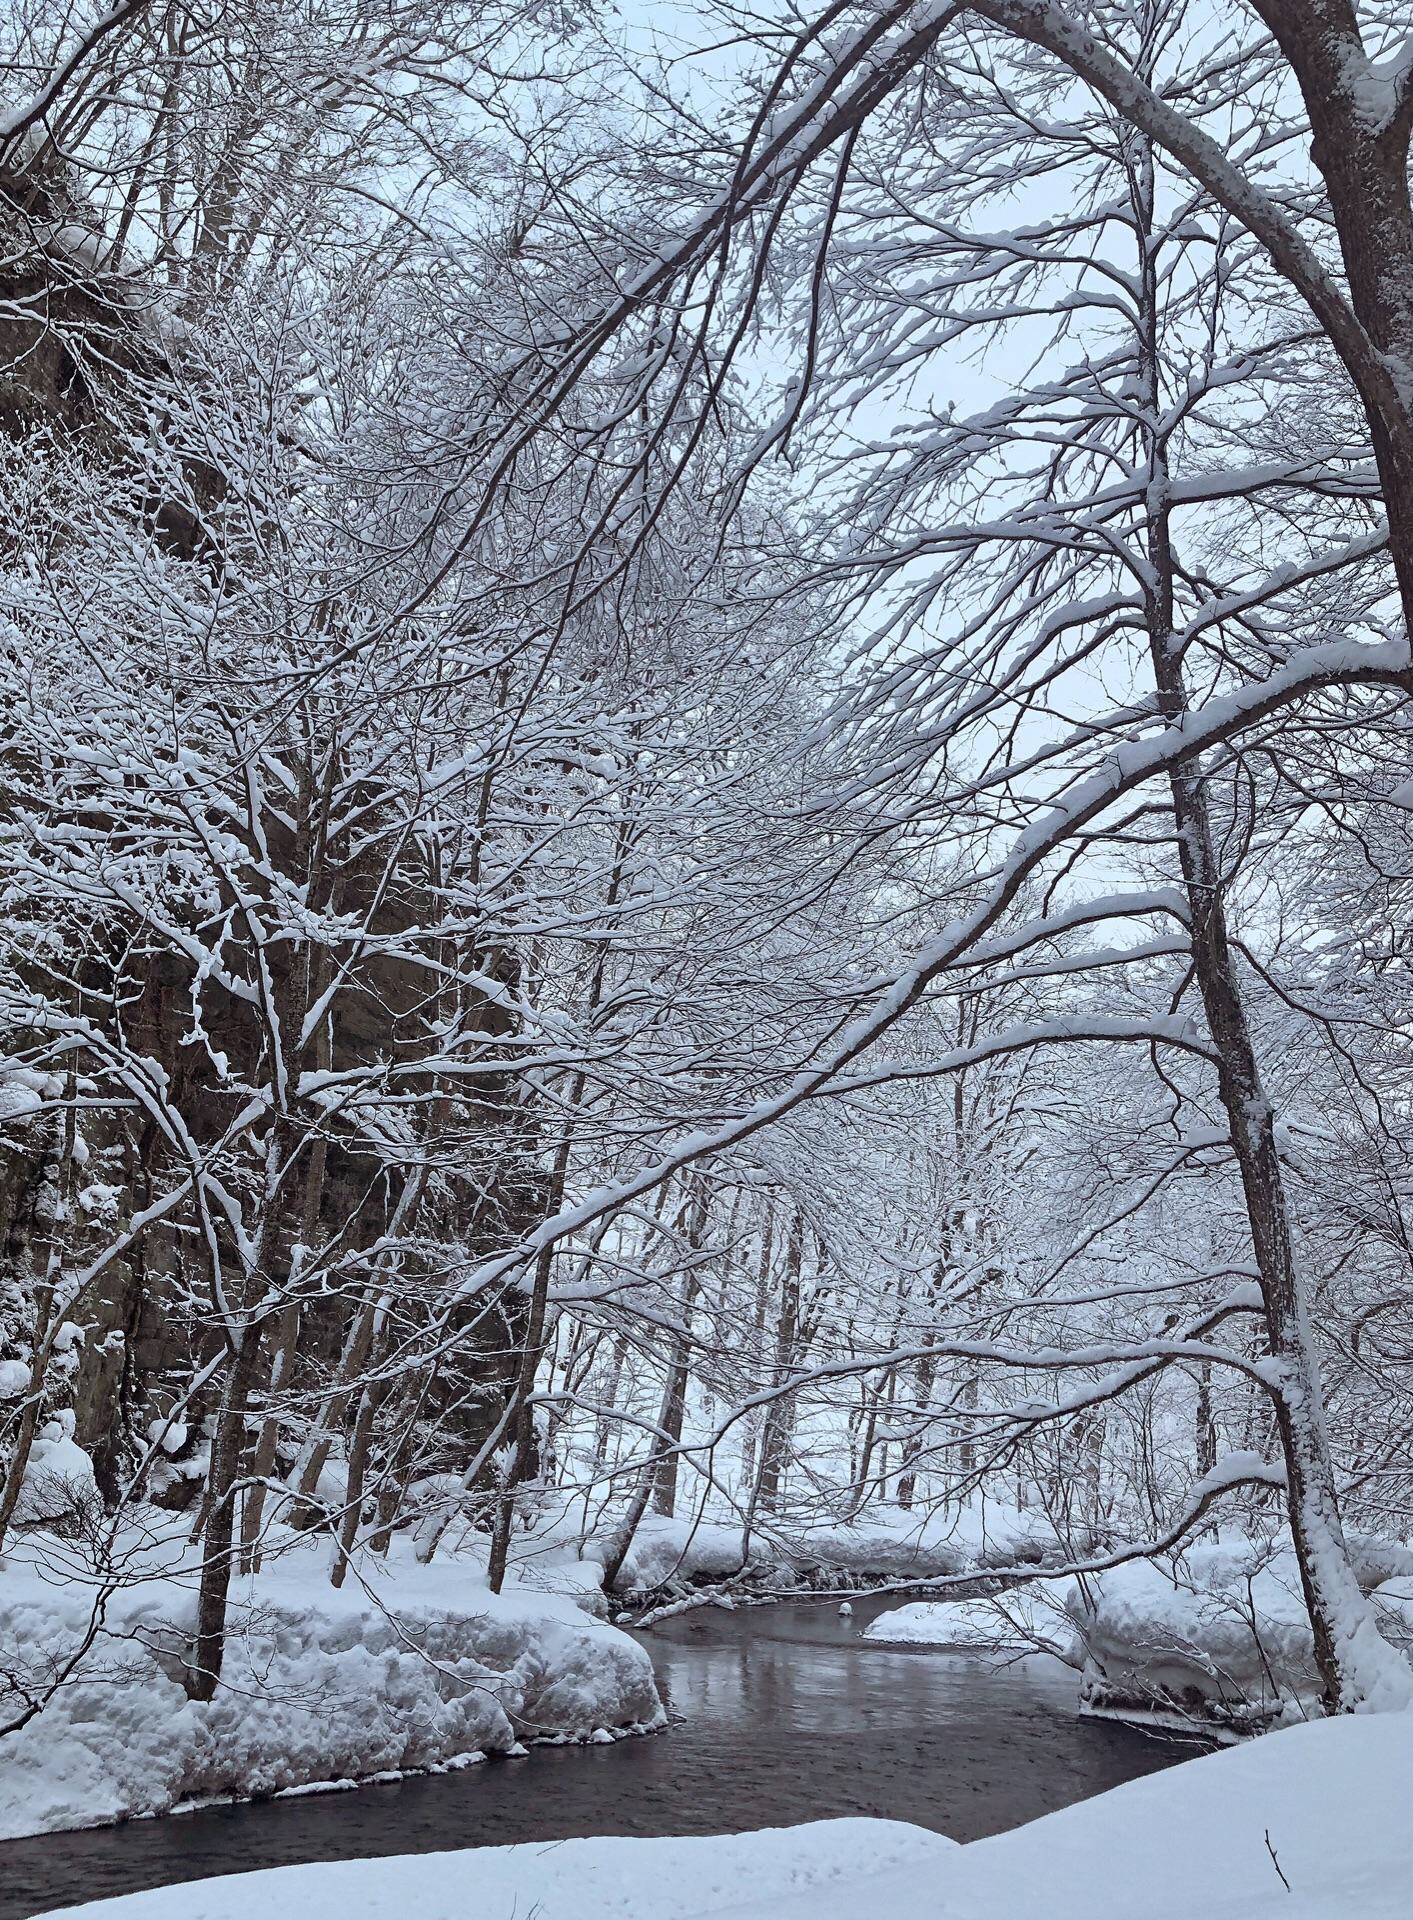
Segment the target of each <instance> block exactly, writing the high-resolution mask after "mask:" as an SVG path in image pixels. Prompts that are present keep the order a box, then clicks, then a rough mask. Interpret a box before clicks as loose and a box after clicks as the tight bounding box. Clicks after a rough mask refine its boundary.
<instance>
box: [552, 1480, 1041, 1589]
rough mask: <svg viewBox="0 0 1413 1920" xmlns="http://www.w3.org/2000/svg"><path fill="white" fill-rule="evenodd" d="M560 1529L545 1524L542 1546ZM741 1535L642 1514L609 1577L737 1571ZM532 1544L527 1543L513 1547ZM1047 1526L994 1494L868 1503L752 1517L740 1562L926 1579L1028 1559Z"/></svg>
mask: <svg viewBox="0 0 1413 1920" xmlns="http://www.w3.org/2000/svg"><path fill="white" fill-rule="evenodd" d="M562 1531H563V1530H562V1529H559V1530H554V1531H547V1532H546V1534H545V1535H544V1536H543V1538H544V1541H545V1543H546V1544H548V1543H549V1541H550V1540H551V1539H553V1538H559V1537H561V1533H562ZM612 1535H613V1528H612V1524H611V1521H606V1522H605V1523H604V1525H603V1527H602V1530H601V1533H600V1534H599V1536H598V1537H596V1538H593V1539H591V1540H589V1541H588V1542H587V1543H586V1544H585V1547H584V1551H585V1553H586V1554H597V1555H602V1554H603V1553H604V1552H605V1551H606V1543H607V1542H608V1541H610V1540H611V1539H612ZM745 1545H746V1542H745V1538H744V1528H743V1527H742V1525H741V1523H740V1522H739V1521H731V1522H727V1521H723V1520H719V1519H710V1518H706V1519H695V1518H692V1517H690V1516H678V1517H677V1518H675V1519H671V1520H668V1519H664V1518H663V1516H662V1515H661V1514H645V1515H644V1517H643V1519H642V1521H641V1523H640V1524H639V1526H638V1529H637V1532H636V1533H635V1534H634V1536H633V1543H632V1545H631V1546H630V1548H629V1550H628V1553H627V1556H626V1557H625V1559H624V1562H623V1566H622V1568H621V1569H620V1572H619V1575H618V1579H617V1582H616V1585H617V1587H618V1589H619V1591H620V1592H625V1593H630V1592H643V1591H651V1590H652V1589H654V1588H657V1587H661V1586H664V1585H666V1584H668V1583H669V1582H670V1581H673V1580H711V1579H724V1578H726V1577H728V1576H729V1575H731V1574H734V1573H739V1572H740V1570H741V1567H742V1562H743V1558H744V1557H746V1556H744V1555H743V1548H744V1547H745ZM532 1550H533V1549H532V1548H531V1547H530V1546H529V1545H528V1543H527V1544H526V1545H523V1546H522V1547H521V1548H520V1551H521V1552H522V1553H527V1552H530V1551H532ZM1058 1551H1059V1543H1058V1542H1057V1540H1056V1538H1055V1533H1054V1529H1053V1528H1052V1527H1051V1526H1050V1524H1049V1522H1048V1521H1047V1520H1046V1519H1045V1517H1044V1515H1043V1514H1040V1513H1038V1512H1034V1511H1031V1512H1024V1511H1022V1510H1021V1509H1020V1508H1018V1507H1013V1506H1008V1505H1007V1504H1006V1503H1005V1502H1004V1501H999V1500H990V1499H984V1500H983V1499H977V1500H973V1501H969V1502H967V1503H966V1504H965V1505H964V1506H961V1507H950V1508H949V1507H938V1508H936V1509H934V1510H931V1511H922V1510H917V1511H905V1510H904V1509H903V1508H901V1507H881V1506H880V1507H875V1508H873V1509H872V1510H871V1511H870V1512H869V1513H868V1514H867V1515H864V1516H861V1517H860V1518H859V1519H858V1520H857V1521H855V1522H853V1523H847V1522H833V1523H827V1524H823V1525H789V1526H787V1525H784V1524H782V1523H780V1522H778V1521H775V1520H769V1521H763V1522H758V1523H757V1525H756V1527H755V1529H754V1531H753V1533H752V1535H751V1539H750V1543H749V1556H748V1557H749V1561H750V1564H751V1565H752V1566H754V1567H758V1568H774V1569H775V1570H776V1572H777V1574H778V1575H779V1576H780V1577H779V1578H778V1580H777V1582H776V1584H779V1585H781V1586H787V1587H788V1586H789V1585H791V1584H792V1582H793V1581H795V1580H796V1579H798V1578H799V1577H800V1576H801V1575H808V1574H810V1573H812V1572H815V1571H817V1570H824V1571H826V1572H831V1573H838V1574H847V1575H850V1576H857V1577H858V1578H860V1579H868V1578H873V1579H879V1580H908V1579H928V1578H931V1577H934V1576H936V1575H939V1574H952V1573H959V1572H963V1571H965V1570H966V1569H968V1568H971V1567H993V1566H1004V1565H1007V1564H1009V1563H1011V1562H1014V1561H1019V1562H1022V1563H1033V1562H1036V1561H1038V1560H1040V1559H1041V1558H1042V1556H1043V1555H1045V1554H1047V1553H1058Z"/></svg>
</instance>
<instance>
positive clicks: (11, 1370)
mask: <svg viewBox="0 0 1413 1920" xmlns="http://www.w3.org/2000/svg"><path fill="white" fill-rule="evenodd" d="M29 1382H30V1371H29V1367H28V1365H27V1364H26V1363H25V1362H24V1361H23V1360H0V1400H19V1399H20V1398H22V1396H23V1395H25V1394H27V1393H28V1392H29Z"/></svg>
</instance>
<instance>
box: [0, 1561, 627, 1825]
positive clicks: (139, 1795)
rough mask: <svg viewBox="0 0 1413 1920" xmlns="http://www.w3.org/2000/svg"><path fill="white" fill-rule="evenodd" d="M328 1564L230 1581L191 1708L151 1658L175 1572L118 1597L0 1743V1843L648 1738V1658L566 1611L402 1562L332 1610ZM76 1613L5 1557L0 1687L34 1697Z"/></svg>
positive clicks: (79, 1597)
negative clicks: (490, 1759)
mask: <svg viewBox="0 0 1413 1920" xmlns="http://www.w3.org/2000/svg"><path fill="white" fill-rule="evenodd" d="M154 1558H155V1556H154ZM326 1561H327V1553H326V1551H320V1550H318V1549H316V1548H314V1547H312V1546H308V1545H303V1544H301V1545H300V1546H299V1547H298V1548H296V1549H295V1550H294V1551H292V1552H290V1553H288V1554H287V1555H285V1556H283V1557H281V1558H280V1559H278V1560H277V1561H275V1562H274V1563H273V1565H271V1566H269V1567H267V1569H266V1570H265V1571H264V1572H262V1573H261V1574H260V1575H259V1576H258V1578H257V1579H256V1580H255V1581H254V1582H253V1583H252V1582H251V1581H249V1580H244V1581H237V1582H236V1583H235V1587H234V1594H233V1598H234V1605H233V1609H232V1611H233V1618H234V1621H235V1630H234V1631H233V1633H232V1637H231V1641H230V1644H229V1647H228V1650H227V1655H226V1661H225V1666H224V1669H223V1672H222V1677H221V1684H220V1686H219V1688H218V1689H217V1692H216V1696H215V1698H214V1699H213V1700H212V1701H211V1702H210V1703H209V1704H208V1705H204V1706H203V1705H198V1704H196V1703H194V1702H192V1701H189V1700H188V1699H187V1698H186V1695H185V1693H184V1691H183V1689H182V1687H181V1685H180V1683H179V1681H178V1679H177V1678H176V1677H175V1675H176V1672H177V1668H176V1664H175V1662H174V1660H173V1659H172V1657H171V1654H170V1653H169V1652H167V1651H166V1649H168V1648H171V1647H173V1646H174V1645H176V1644H177V1642H178V1640H179V1638H180V1637H182V1636H185V1635H188V1634H189V1633H190V1631H191V1629H192V1625H193V1621H194V1611H195V1596H194V1593H193V1591H192V1588H191V1585H190V1583H189V1581H186V1580H183V1579H181V1578H180V1577H176V1576H179V1575H180V1573H181V1569H180V1567H177V1568H175V1569H173V1568H170V1567H169V1568H167V1569H165V1570H164V1569H161V1568H160V1567H157V1566H154V1570H153V1576H152V1578H151V1579H150V1580H149V1581H148V1582H146V1583H144V1584H142V1585H139V1586H135V1587H131V1588H125V1589H123V1590H122V1591H120V1592H119V1593H117V1594H115V1595H114V1596H113V1597H112V1599H111V1600H110V1601H109V1603H108V1607H107V1616H106V1631H105V1633H104V1634H103V1636H102V1637H101V1638H100V1639H99V1640H98V1641H97V1643H96V1644H95V1647H94V1649H93V1651H92V1652H91V1654H90V1655H89V1656H88V1657H87V1658H86V1659H85V1661H84V1663H83V1665H82V1667H81V1668H80V1669H79V1672H78V1676H77V1677H76V1678H75V1680H73V1681H72V1682H71V1683H69V1684H67V1685H65V1686H64V1687H62V1688H61V1689H60V1690H59V1692H58V1693H57V1694H56V1696H55V1697H54V1699H53V1700H52V1701H51V1702H50V1704H49V1705H48V1706H46V1707H45V1709H44V1711H43V1712H42V1713H40V1714H39V1715H38V1716H37V1717H36V1718H35V1719H33V1720H31V1721H30V1723H29V1724H28V1726H26V1727H24V1728H23V1729H22V1730H21V1731H20V1732H18V1733H15V1734H11V1735H9V1736H8V1737H7V1738H6V1739H4V1740H3V1741H0V1839H13V1838H16V1837H17V1836H19V1835H20V1834H26V1833H38V1832H44V1831H48V1830H51V1829H54V1828H63V1827H75V1826H93V1825H98V1824H101V1823H103V1822H105V1821H109V1820H117V1819H122V1818H124V1817H125V1816H128V1815H131V1814H138V1813H160V1812H165V1811H167V1810H169V1809H170V1808H172V1807H174V1806H177V1805H179V1804H181V1803H183V1802H186V1801H190V1800H201V1799H210V1798H221V1797H233V1798H249V1797H250V1796H252V1795H258V1794H269V1793H277V1792H280V1791H282V1790H284V1789H287V1788H291V1787H299V1786H307V1785H311V1784H314V1783H316V1782H325V1781H335V1780H356V1779H366V1778H368V1777H370V1776H373V1775H377V1774H386V1773H389V1772H405V1771H410V1770H414V1769H419V1770H420V1769H427V1768H432V1767H443V1766H446V1765H448V1764H464V1763H465V1762H466V1761H467V1760H468V1759H470V1758H472V1757H479V1756H481V1755H483V1754H488V1753H508V1752H510V1751H512V1750H513V1749H515V1748H516V1746H517V1744H518V1743H519V1742H521V1741H523V1740H537V1739H590V1738H594V1737H595V1736H597V1737H599V1738H606V1737H608V1736H609V1735H610V1734H616V1733H618V1732H620V1731H628V1730H637V1729H642V1728H646V1727H649V1726H656V1725H660V1724H661V1721H662V1708H661V1703H660V1702H659V1700H658V1696H657V1689H656V1687H655V1685H654V1681H653V1672H652V1665H651V1662H650V1661H649V1659H648V1656H647V1654H646V1653H645V1652H644V1651H643V1649H642V1648H641V1647H640V1646H639V1645H638V1644H637V1642H636V1641H634V1640H630V1639H629V1638H628V1636H627V1635H626V1634H623V1633H620V1632H618V1631H617V1630H616V1629H615V1628H613V1627H609V1626H605V1625H604V1624H603V1623H602V1622H600V1621H597V1620H593V1619H591V1618H589V1616H588V1615H587V1614H585V1613H584V1612H583V1611H581V1609H580V1608H579V1607H578V1606H577V1605H576V1604H575V1602H574V1600H573V1599H572V1598H569V1597H566V1596H563V1595H556V1594H553V1593H547V1592H528V1591H526V1590H524V1589H520V1590H511V1591H508V1592H506V1593H504V1594H499V1595H497V1594H492V1593H491V1592H490V1591H489V1590H488V1588H487V1587H486V1585H485V1581H484V1576H483V1575H482V1574H481V1573H480V1572H479V1571H478V1570H477V1569H476V1568H474V1567H468V1566H467V1565H465V1564H464V1563H463V1564H458V1563H456V1562H448V1563H447V1564H445V1565H437V1564H435V1563H434V1564H433V1565H432V1566H431V1567H421V1566H418V1565H417V1564H416V1563H415V1562H413V1561H411V1560H410V1559H406V1560H401V1561H399V1560H394V1561H393V1562H392V1564H391V1565H390V1566H389V1567H387V1568H379V1569H378V1571H377V1573H376V1575H375V1576H374V1577H376V1578H377V1580H378V1586H377V1588H376V1589H375V1588H372V1587H365V1586H364V1585H362V1584H360V1583H359V1582H358V1581H356V1580H355V1581H353V1582H351V1583H350V1585H349V1586H347V1587H345V1588H344V1589H343V1590H342V1591H339V1592H336V1591H335V1590H334V1589H333V1588H332V1587H331V1586H330V1585H329V1583H328V1571H327V1564H326ZM375 1564H376V1563H375ZM91 1602H92V1594H91V1592H88V1591H85V1589H84V1587H83V1586H82V1585H81V1584H79V1583H78V1582H72V1583H69V1584H64V1585H59V1584H56V1583H55V1581H54V1579H53V1575H52V1571H51V1572H50V1574H49V1576H48V1577H46V1576H45V1573H44V1570H43V1568H42V1566H40V1565H38V1564H36V1562H35V1561H34V1560H33V1559H30V1560H25V1559H23V1558H22V1557H21V1556H20V1555H19V1554H17V1553H16V1554H12V1555H10V1556H8V1557H7V1560H6V1563H5V1565H4V1568H3V1570H0V1671H4V1672H8V1673H10V1674H13V1675H15V1676H17V1677H18V1678H19V1679H20V1680H21V1681H22V1682H23V1681H24V1680H25V1678H26V1677H27V1678H28V1679H29V1681H30V1682H31V1683H32V1684H38V1683H42V1681H43V1678H44V1675H45V1672H46V1670H48V1669H50V1668H51V1666H52V1665H53V1663H55V1662H57V1661H59V1660H62V1658H63V1655H64V1652H65V1649H66V1647H68V1646H71V1645H73V1644H74V1643H75V1641H76V1640H77V1638H78V1637H79V1636H80V1635H81V1634H82V1632H83V1630H84V1628H85V1625H86V1624H87V1622H88V1620H89V1617H90V1611H91ZM12 1705H13V1702H12V1701H8V1700H0V1706H2V1707H5V1708H7V1709H8V1708H10V1707H11V1706H12ZM6 1717H8V1712H7V1716H6Z"/></svg>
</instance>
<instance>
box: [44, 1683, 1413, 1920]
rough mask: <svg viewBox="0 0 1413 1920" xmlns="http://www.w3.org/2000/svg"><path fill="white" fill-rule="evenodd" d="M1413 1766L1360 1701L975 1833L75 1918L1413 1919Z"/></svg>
mask: <svg viewBox="0 0 1413 1920" xmlns="http://www.w3.org/2000/svg"><path fill="white" fill-rule="evenodd" d="M1411 1772H1413V1714H1406V1713H1399V1714H1373V1715H1368V1716H1344V1717H1341V1718H1339V1719H1334V1720H1321V1721H1316V1722H1312V1723H1310V1724H1308V1725H1305V1726H1299V1727H1292V1728H1288V1729H1286V1730H1284V1731H1282V1732H1279V1733H1274V1734H1270V1735H1267V1736H1266V1737H1264V1738H1262V1739H1259V1740H1253V1741H1248V1742H1244V1743H1242V1744H1241V1745H1240V1746H1237V1747H1233V1748H1229V1749H1227V1750H1226V1751H1224V1752H1221V1753H1216V1754H1209V1755H1207V1756H1205V1757H1203V1758H1201V1759H1197V1760H1191V1761H1188V1762H1187V1763H1186V1764H1184V1765H1181V1766H1177V1767H1173V1768H1169V1769H1167V1770H1166V1771H1163V1772H1160V1773H1156V1774H1150V1775H1148V1776H1146V1777H1145V1778H1143V1779H1140V1780H1134V1781H1131V1782H1129V1783H1128V1784H1127V1785H1126V1786H1122V1787H1118V1788H1116V1789H1115V1790H1114V1791H1113V1792H1112V1793H1107V1794H1102V1795H1100V1796H1099V1797H1098V1798H1097V1799H1093V1800H1089V1801H1086V1802H1083V1803H1082V1804H1080V1805H1078V1806H1073V1807H1067V1808H1065V1809H1064V1810H1063V1811H1062V1812H1060V1813H1054V1814H1051V1815H1049V1816H1048V1817H1047V1818H1046V1819H1043V1820H1037V1821H1035V1822H1033V1823H1032V1824H1031V1825H1030V1826H1027V1827H1022V1828H1020V1829H1018V1830H1017V1831H1015V1832H1013V1833H1007V1834H1000V1835H998V1836H996V1837H995V1838H994V1839H990V1840H979V1841H976V1842H974V1843H973V1844H972V1845H970V1846H965V1847H961V1846H957V1845H956V1844H955V1843H954V1842H952V1841H950V1840H947V1839H944V1838H942V1837H941V1836H940V1835H938V1834H933V1833H928V1832H924V1831H923V1830H922V1829H921V1828H918V1827H913V1826H907V1825H905V1824H903V1823H901V1822H893V1821H886V1820H830V1821H820V1822H815V1823H812V1824H810V1825H807V1826H801V1827H792V1828H787V1829H783V1830H781V1829H777V1830H772V1831H766V1832H761V1833H748V1834H732V1835H724V1836H721V1837H719V1838H715V1839H705V1840H703V1839H665V1840H621V1839H597V1840H569V1841H562V1842H556V1843H555V1844H553V1845H550V1846H545V1845H538V1844H532V1845H528V1846H517V1847H491V1848H478V1849H475V1850H473V1851H466V1852H459V1853H440V1854H423V1855H419V1856H412V1857H404V1858H401V1859H391V1860H368V1861H343V1862H339V1863H337V1864H335V1865H318V1866H303V1867H280V1868H274V1869H269V1870H266V1871H264V1872H260V1873H256V1874H239V1875H235V1876H232V1877H230V1878H227V1879H222V1880H205V1881H199V1882H196V1883H187V1884H185V1885H181V1886H174V1887H165V1888H160V1889H157V1890H155V1891H152V1892H144V1893H136V1894H128V1895H125V1896H123V1897H122V1898H121V1899H117V1900H107V1901H97V1902H93V1903H91V1904H88V1905H85V1906H82V1907H71V1908H68V1909H65V1910H64V1912H65V1914H66V1915H67V1920H79V1916H82V1917H83V1920H246V1916H247V1914H249V1913H250V1912H252V1911H258V1912H259V1913H260V1914H261V1915H262V1916H263V1920H344V1916H345V1915H349V1914H357V1915H358V1916H359V1920H402V1916H403V1915H404V1914H407V1913H416V1914H417V1915H418V1920H510V1916H512V1915H516V1914H529V1913H533V1914H535V1915H536V1916H537V1920H707V1916H711V1917H712V1920H876V1916H877V1915H879V1914H881V1913H886V1914H887V1915H888V1916H889V1920H1031V1916H1036V1917H1037V1920H1038V1917H1039V1916H1041V1915H1043V1916H1044V1920H1135V1916H1136V1915H1137V1914H1139V1913H1141V1914H1142V1915H1143V1916H1144V1920H1192V1916H1193V1915H1194V1914H1197V1913H1200V1914H1202V1916H1203V1920H1356V1917H1357V1920H1403V1916H1404V1915H1406V1913H1407V1911H1408V1888H1409V1885H1410V1881H1413V1823H1410V1822H1409V1820H1408V1818H1407V1809H1406V1783H1407V1780H1408V1778H1409V1777H1410V1773H1411ZM1273 1856H1274V1858H1273ZM1277 1863H1279V1870H1278V1867H1277ZM1281 1875H1284V1876H1285V1880H1286V1881H1287V1882H1288V1883H1289V1891H1287V1888H1286V1885H1285V1884H1283V1882H1282V1878H1281ZM56 1920H62V1916H56Z"/></svg>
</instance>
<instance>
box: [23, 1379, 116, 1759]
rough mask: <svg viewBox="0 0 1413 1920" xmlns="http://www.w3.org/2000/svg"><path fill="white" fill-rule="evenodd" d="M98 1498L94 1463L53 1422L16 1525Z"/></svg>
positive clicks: (29, 1468) (28, 1475) (34, 1456)
mask: <svg viewBox="0 0 1413 1920" xmlns="http://www.w3.org/2000/svg"><path fill="white" fill-rule="evenodd" d="M28 1384H29V1383H28V1380H26V1382H25V1387H22V1388H21V1389H20V1391H21V1392H24V1391H25V1389H26V1388H27V1387H28ZM97 1498H98V1484H97V1482H96V1481H95V1479H94V1477H93V1462H92V1461H91V1460H90V1459H89V1457H88V1455H87V1454H86V1453H85V1452H84V1450H83V1448H82V1447H80V1446H77V1445H75V1443H74V1441H73V1440H72V1439H70V1437H69V1435H68V1434H67V1433H65V1432H64V1431H63V1429H62V1427H61V1426H60V1425H59V1423H58V1422H57V1421H52V1420H51V1421H50V1422H49V1424H48V1425H47V1426H46V1427H45V1428H44V1429H43V1430H42V1431H41V1432H40V1433H39V1434H38V1435H37V1436H36V1437H35V1442H34V1446H33V1447H32V1449H31V1450H30V1456H29V1459H28V1461H27V1462H26V1463H25V1471H24V1478H23V1479H22V1480H21V1482H20V1497H19V1503H18V1505H17V1506H16V1508H15V1523H16V1525H18V1526H22V1527H26V1526H30V1527H32V1526H38V1525H40V1524H42V1523H43V1522H44V1521H46V1520H58V1519H61V1518H63V1517H64V1516H65V1515H68V1514H71V1513H73V1512H74V1511H75V1509H76V1508H78V1507H80V1506H81V1505H83V1504H85V1503H86V1502H90V1501H93V1502H96V1501H97ZM0 1724H3V1720H0Z"/></svg>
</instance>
